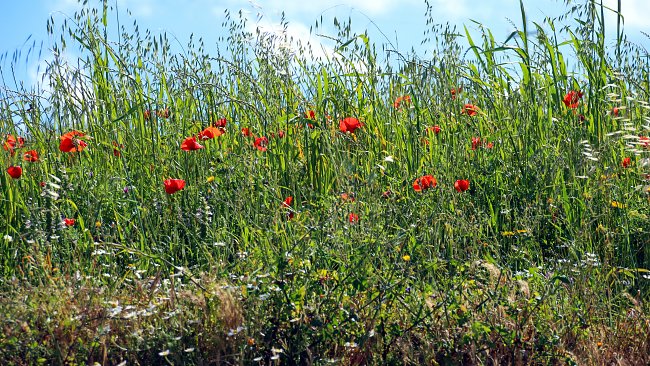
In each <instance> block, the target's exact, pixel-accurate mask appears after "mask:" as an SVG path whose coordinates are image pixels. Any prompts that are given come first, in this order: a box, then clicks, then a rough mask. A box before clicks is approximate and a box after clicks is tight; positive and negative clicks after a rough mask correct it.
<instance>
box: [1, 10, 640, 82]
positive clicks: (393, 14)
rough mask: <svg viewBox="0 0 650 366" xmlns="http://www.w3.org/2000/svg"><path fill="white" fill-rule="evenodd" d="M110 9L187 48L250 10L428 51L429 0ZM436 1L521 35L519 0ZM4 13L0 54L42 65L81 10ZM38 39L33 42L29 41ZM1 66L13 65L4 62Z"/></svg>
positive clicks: (270, 23) (440, 15) (265, 19)
mask: <svg viewBox="0 0 650 366" xmlns="http://www.w3.org/2000/svg"><path fill="white" fill-rule="evenodd" d="M604 1H605V4H606V5H609V6H612V7H616V2H617V1H616V0H604ZM622 1H623V15H624V16H625V29H626V34H628V36H629V37H630V38H631V39H632V40H634V41H635V42H637V43H642V44H644V45H646V46H647V45H648V44H649V43H650V41H649V40H648V39H647V38H645V37H644V36H642V35H641V33H640V31H641V30H643V31H646V32H650V22H648V21H647V20H646V16H647V15H648V14H650V1H648V0H622ZM89 2H90V3H98V2H100V1H98V0H89ZM109 3H110V4H117V5H118V7H119V8H120V9H122V10H124V9H127V8H128V9H130V10H131V16H130V17H129V16H128V15H127V14H126V12H124V11H122V12H121V21H122V22H125V23H126V22H127V21H128V23H129V24H130V23H132V22H133V20H134V19H135V20H136V21H137V22H138V24H139V26H140V29H141V30H143V29H145V28H146V29H150V30H151V31H152V32H153V33H154V34H155V33H158V32H167V33H168V34H173V35H175V36H176V38H178V39H179V40H180V42H181V43H182V44H183V45H184V44H186V43H187V40H188V39H189V35H190V33H194V34H195V36H201V37H203V38H204V40H205V41H206V45H207V46H208V50H209V49H210V45H211V44H214V43H215V42H216V40H217V37H218V36H219V35H221V34H222V33H223V29H222V28H221V22H222V21H223V19H224V17H223V13H224V10H225V9H230V10H231V12H232V13H233V14H234V13H236V12H237V11H238V10H240V9H242V10H243V11H244V12H245V14H247V16H248V17H249V18H250V19H251V21H250V23H249V24H250V25H251V27H252V28H253V29H254V27H256V26H259V27H261V28H263V29H264V30H266V31H273V30H274V29H277V26H276V25H277V23H278V22H279V20H280V14H281V12H282V11H284V12H285V16H286V19H287V20H288V21H289V29H288V32H289V33H290V35H292V36H293V37H294V38H298V39H301V40H302V41H310V42H311V43H317V42H319V41H320V40H322V38H320V37H318V36H316V35H314V34H312V35H311V36H310V34H309V28H310V26H312V25H313V24H314V22H315V21H316V20H317V19H320V17H321V16H322V17H323V20H324V21H325V22H326V24H327V23H331V22H332V20H333V18H334V17H337V18H338V19H340V20H346V19H348V17H351V18H352V25H353V27H354V29H353V31H355V32H362V31H363V30H364V29H366V28H368V29H369V30H370V32H371V38H372V39H373V41H374V42H376V43H382V42H384V40H383V39H382V37H383V36H381V35H379V33H378V32H376V28H379V29H381V31H382V32H383V34H384V35H386V37H388V38H389V39H390V41H391V42H393V44H395V45H398V48H399V50H400V51H403V52H405V51H409V50H410V49H411V47H415V48H416V49H417V50H418V51H419V53H422V54H423V53H424V52H422V51H424V50H422V49H421V47H420V41H421V40H422V39H423V32H424V30H425V29H427V26H426V24H425V22H426V17H425V16H424V12H425V10H426V6H425V4H424V1H423V0H399V1H398V0H355V1H350V0H320V1H307V0H257V1H250V0H185V1H180V0H109ZM429 3H430V4H431V5H432V6H433V9H434V21H435V22H436V23H445V22H449V23H452V24H457V25H462V24H466V25H468V26H469V27H473V28H476V25H475V24H474V23H473V22H471V20H475V21H478V22H480V23H482V24H484V25H485V26H487V27H488V28H490V29H491V30H492V32H493V34H494V36H495V38H496V39H497V41H503V40H505V38H506V37H507V35H508V34H509V33H510V32H511V31H512V30H513V26H512V25H511V24H510V23H509V22H508V20H507V19H510V20H511V21H512V22H514V24H515V25H517V26H520V24H521V22H520V11H519V1H518V0H429ZM524 4H525V7H526V10H527V14H528V17H529V18H530V19H531V20H536V21H541V20H543V18H544V16H551V17H555V16H558V15H560V14H562V12H563V11H564V9H565V6H564V5H563V1H562V0H534V1H533V0H525V1H524ZM2 7H3V11H2V12H0V32H1V33H0V34H2V35H3V36H2V37H0V54H3V53H5V52H7V53H8V55H9V57H11V55H12V53H13V52H14V51H16V50H21V49H22V52H23V58H22V59H24V55H25V54H26V52H27V49H28V48H29V47H30V46H31V45H32V42H33V41H34V40H35V41H36V42H37V45H39V44H40V42H41V41H43V42H44V50H43V55H42V57H41V61H40V62H41V63H42V62H44V61H43V60H46V59H47V58H48V55H49V50H48V49H49V47H50V46H51V44H52V42H53V41H54V40H49V39H48V38H47V32H46V21H47V19H48V18H49V17H54V19H56V20H57V23H58V24H61V22H62V20H63V19H64V17H65V16H66V14H67V15H72V14H73V13H74V11H75V9H77V8H78V7H79V5H78V2H77V0H25V1H6V2H5V3H4V4H3V5H2ZM260 15H261V18H260ZM129 18H130V19H129ZM609 20H610V24H611V28H610V29H614V28H615V21H614V17H613V16H611V17H610V18H609ZM461 29H462V28H461ZM30 35H31V39H30V40H29V42H27V43H26V41H27V39H28V38H29V37H30ZM395 40H397V42H398V43H395ZM646 48H650V47H646ZM22 59H21V60H22ZM37 64H38V61H37V60H36V59H35V58H34V57H31V60H30V61H29V62H24V61H22V62H21V63H19V64H18V65H19V67H18V68H17V69H16V74H17V76H18V77H19V78H21V77H23V76H22V75H24V78H25V79H30V78H31V79H35V78H36V72H35V70H36V65H37ZM0 67H6V65H5V64H4V63H3V64H2V65H0ZM5 77H6V75H5ZM26 81H29V80H26Z"/></svg>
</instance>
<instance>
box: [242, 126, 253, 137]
mask: <svg viewBox="0 0 650 366" xmlns="http://www.w3.org/2000/svg"><path fill="white" fill-rule="evenodd" d="M241 134H242V135H244V136H246V137H249V136H250V135H251V130H250V128H248V127H242V129H241Z"/></svg>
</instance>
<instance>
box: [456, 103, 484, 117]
mask: <svg viewBox="0 0 650 366" xmlns="http://www.w3.org/2000/svg"><path fill="white" fill-rule="evenodd" d="M479 111H480V109H479V108H478V107H477V106H475V105H474V104H469V103H467V104H465V106H464V107H463V110H462V111H461V112H460V113H461V114H467V115H468V116H470V117H473V116H476V115H477V114H478V112H479Z"/></svg>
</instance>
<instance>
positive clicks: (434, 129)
mask: <svg viewBox="0 0 650 366" xmlns="http://www.w3.org/2000/svg"><path fill="white" fill-rule="evenodd" d="M427 131H431V132H433V133H434V134H436V135H437V134H439V133H440V126H438V125H435V126H429V127H427Z"/></svg>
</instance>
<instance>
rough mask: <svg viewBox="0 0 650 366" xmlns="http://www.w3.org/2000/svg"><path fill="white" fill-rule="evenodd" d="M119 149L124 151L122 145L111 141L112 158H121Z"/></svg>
mask: <svg viewBox="0 0 650 366" xmlns="http://www.w3.org/2000/svg"><path fill="white" fill-rule="evenodd" d="M121 149H124V145H123V144H118V143H117V142H115V141H113V156H118V157H119V156H121V155H122V152H121V151H120V150H121Z"/></svg>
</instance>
